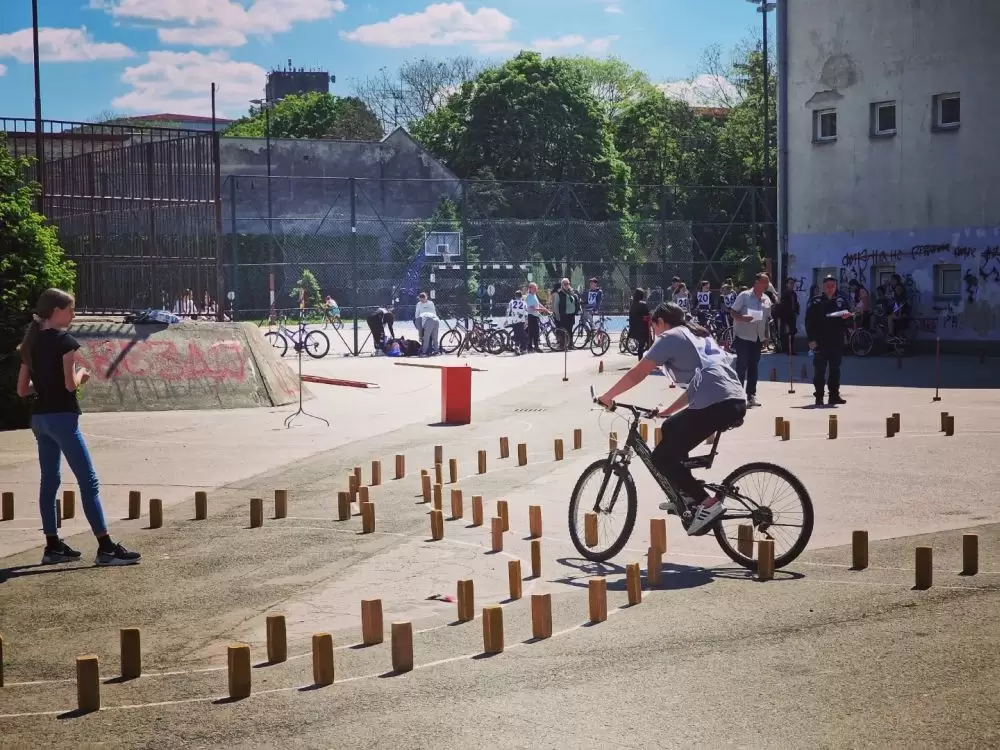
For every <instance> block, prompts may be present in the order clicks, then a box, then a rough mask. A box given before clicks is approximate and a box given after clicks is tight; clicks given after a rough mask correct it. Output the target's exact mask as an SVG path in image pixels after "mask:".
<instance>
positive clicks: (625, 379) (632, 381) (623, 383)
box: [597, 357, 659, 406]
mask: <svg viewBox="0 0 1000 750" xmlns="http://www.w3.org/2000/svg"><path fill="white" fill-rule="evenodd" d="M658 366H659V365H657V363H656V362H655V361H653V360H652V359H650V358H649V357H644V358H643V359H642V360H641V361H640V362H639V363H638V364H637V365H635V367H633V368H632V369H631V370H629V371H628V372H626V373H625V374H624V375H622V376H621V378H619V380H618V382H617V383H615V384H614V385H613V386H611V388H609V389H608V390H607V392H606V393H604V394H603V395H601V396H598V398H597V400H598V401H600V402H601V403H602V404H604V405H605V406H610V405H611V402H612V401H614V400H615V398H617V397H618V396H620V395H621V394H622V393H625V392H626V391H630V390H632V389H633V388H635V387H636V386H637V385H639V383H641V382H642V381H643V380H645V379H646V378H647V377H649V373H651V372H652V371H653V370H655V369H656V368H657V367H658Z"/></svg>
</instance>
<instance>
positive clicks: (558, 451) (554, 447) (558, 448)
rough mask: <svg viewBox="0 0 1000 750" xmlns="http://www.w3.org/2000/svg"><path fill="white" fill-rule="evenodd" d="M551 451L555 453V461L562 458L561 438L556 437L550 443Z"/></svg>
mask: <svg viewBox="0 0 1000 750" xmlns="http://www.w3.org/2000/svg"><path fill="white" fill-rule="evenodd" d="M552 450H553V453H555V458H556V461H562V460H563V441H562V438H556V439H555V442H554V443H553V444H552Z"/></svg>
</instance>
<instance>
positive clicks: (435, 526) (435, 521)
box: [431, 509, 444, 542]
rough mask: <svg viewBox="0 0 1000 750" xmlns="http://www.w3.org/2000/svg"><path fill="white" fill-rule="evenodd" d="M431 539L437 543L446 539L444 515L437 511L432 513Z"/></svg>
mask: <svg viewBox="0 0 1000 750" xmlns="http://www.w3.org/2000/svg"><path fill="white" fill-rule="evenodd" d="M431 539H433V540H434V541H435V542H439V541H441V540H442V539H444V513H442V512H441V511H440V510H437V509H435V510H432V511H431Z"/></svg>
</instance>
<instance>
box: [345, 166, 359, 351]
mask: <svg viewBox="0 0 1000 750" xmlns="http://www.w3.org/2000/svg"><path fill="white" fill-rule="evenodd" d="M348 180H349V183H350V193H351V304H352V306H353V307H354V351H353V352H352V354H354V356H355V357H357V356H360V354H361V352H360V351H359V347H358V226H357V219H358V197H357V184H356V181H355V178H354V177H349V178H348Z"/></svg>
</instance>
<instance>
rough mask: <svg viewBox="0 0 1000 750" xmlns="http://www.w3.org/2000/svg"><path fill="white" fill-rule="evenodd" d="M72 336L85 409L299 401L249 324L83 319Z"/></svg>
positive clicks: (283, 369) (290, 377) (293, 384)
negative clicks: (83, 375)
mask: <svg viewBox="0 0 1000 750" xmlns="http://www.w3.org/2000/svg"><path fill="white" fill-rule="evenodd" d="M70 332H71V333H72V334H73V336H74V337H75V338H76V339H77V340H78V341H79V342H80V350H79V351H78V352H77V362H78V363H79V364H80V365H81V366H83V367H86V368H87V369H89V370H90V373H91V378H90V382H88V383H87V385H86V386H85V387H84V388H83V389H82V391H81V394H82V399H81V406H82V407H83V410H84V411H87V412H101V411H171V410H176V409H244V408H248V407H254V406H282V405H285V404H290V403H292V402H293V401H295V400H297V399H298V397H299V394H298V387H297V380H298V378H297V376H296V375H295V374H294V373H293V372H292V370H291V368H289V366H288V365H287V364H285V363H284V362H282V361H281V360H280V359H279V358H278V357H277V356H276V355H275V353H274V350H273V349H272V348H271V347H270V346H268V345H267V342H266V341H265V339H264V336H263V334H262V333H261V332H260V330H259V328H258V327H257V326H255V325H254V324H253V323H213V322H207V321H205V322H185V323H179V324H176V325H169V326H168V325H165V324H139V325H130V324H121V323H112V322H81V323H78V324H75V325H73V326H72V328H71V329H70ZM303 397H304V398H311V394H309V393H308V391H304V392H303Z"/></svg>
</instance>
